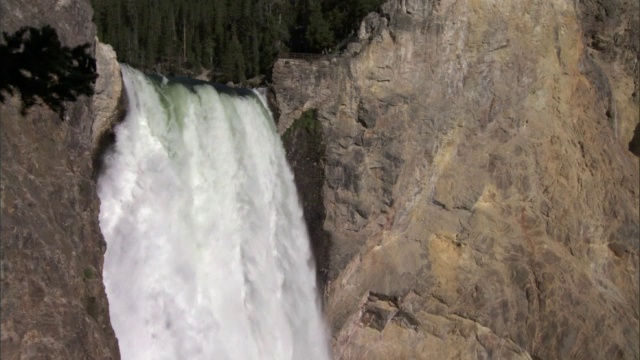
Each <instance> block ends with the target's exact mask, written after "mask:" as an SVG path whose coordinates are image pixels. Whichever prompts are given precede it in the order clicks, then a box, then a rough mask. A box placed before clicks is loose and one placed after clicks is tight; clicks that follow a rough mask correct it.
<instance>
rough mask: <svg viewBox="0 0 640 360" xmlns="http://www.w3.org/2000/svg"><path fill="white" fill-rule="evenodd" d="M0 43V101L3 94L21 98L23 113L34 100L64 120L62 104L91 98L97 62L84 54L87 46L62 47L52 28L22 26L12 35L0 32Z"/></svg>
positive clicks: (2, 98) (34, 102)
mask: <svg viewBox="0 0 640 360" xmlns="http://www.w3.org/2000/svg"><path fill="white" fill-rule="evenodd" d="M3 35H4V41H5V43H6V44H0V64H2V67H0V102H4V100H5V99H4V96H3V94H2V91H3V90H5V91H7V92H8V93H9V94H11V95H13V94H14V92H15V91H16V90H17V91H18V92H20V96H21V98H22V113H23V114H24V113H25V112H26V110H27V109H28V108H30V107H31V106H33V105H35V104H36V102H37V99H40V100H41V101H42V102H43V103H44V104H46V105H47V106H49V108H51V109H52V110H53V111H55V112H56V113H58V115H60V118H61V119H64V111H65V109H64V102H65V101H75V100H76V99H77V97H78V96H80V95H87V96H91V95H93V84H94V83H95V81H96V78H97V77H98V75H97V74H96V61H95V59H94V58H93V57H92V56H91V55H89V54H88V53H87V50H88V49H89V46H90V45H89V44H84V45H80V46H76V47H74V48H70V47H67V46H62V44H61V43H60V40H59V39H58V34H57V33H56V31H55V30H54V29H53V28H52V27H51V26H48V25H47V26H45V27H43V28H42V29H36V28H33V27H23V28H21V29H20V30H18V31H16V32H15V33H14V34H12V35H9V34H7V33H3Z"/></svg>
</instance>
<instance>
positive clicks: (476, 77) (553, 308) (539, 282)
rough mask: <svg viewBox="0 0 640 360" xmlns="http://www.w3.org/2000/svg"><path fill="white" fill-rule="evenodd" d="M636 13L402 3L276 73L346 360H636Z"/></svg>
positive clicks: (600, 5) (455, 0)
mask: <svg viewBox="0 0 640 360" xmlns="http://www.w3.org/2000/svg"><path fill="white" fill-rule="evenodd" d="M638 6H639V5H638V2H637V1H625V0H616V1H610V2H607V3H606V4H605V3H604V2H598V1H588V0H585V1H577V2H576V1H569V0H533V1H525V2H523V1H513V2H495V1H489V0H402V1H400V0H392V1H389V2H388V3H387V4H386V5H384V7H383V12H382V14H372V15H370V16H368V17H367V19H365V21H364V23H363V24H362V27H361V29H360V32H359V37H360V42H359V43H354V44H350V45H349V47H348V51H347V53H348V54H347V55H346V56H343V57H338V58H334V59H326V60H316V61H305V60H294V59H281V60H279V61H278V63H276V65H275V68H274V83H275V85H274V88H273V93H274V98H275V102H276V103H277V106H278V111H279V113H280V116H279V121H278V122H279V129H280V131H281V132H282V133H284V132H285V131H286V130H287V129H288V128H290V127H292V128H294V129H295V128H299V127H300V126H299V125H296V121H295V119H297V118H299V117H300V116H301V114H302V112H303V111H307V110H311V109H315V110H316V112H317V121H318V122H319V123H320V125H321V127H322V131H321V132H320V134H321V137H322V138H321V139H319V140H322V141H323V143H324V144H325V148H324V154H323V156H322V157H321V161H320V165H319V166H318V168H319V169H320V172H319V173H316V172H313V173H314V174H316V175H314V176H315V177H316V178H317V177H321V178H322V179H323V181H322V182H321V184H322V186H321V188H318V186H317V185H314V184H317V181H313V180H311V181H309V180H308V178H306V176H307V174H309V169H308V167H309V165H308V163H305V157H308V154H304V153H301V150H300V147H298V146H297V145H296V144H299V143H300V141H298V142H296V141H295V136H294V139H293V140H288V141H287V142H286V143H287V144H288V145H289V149H288V152H289V156H290V158H291V161H292V164H293V167H294V171H295V172H296V178H297V182H298V185H299V190H300V192H301V193H302V197H303V198H305V196H306V198H307V199H314V197H313V196H311V195H312V194H314V192H315V193H321V194H322V196H321V197H320V199H321V202H320V203H318V202H316V203H315V204H305V209H306V208H307V206H310V207H315V210H314V211H315V213H317V214H322V224H323V228H322V229H320V230H322V231H320V230H318V229H311V233H312V234H313V233H314V232H317V233H322V232H326V234H322V236H316V237H315V238H314V241H315V245H314V246H315V247H316V248H318V249H324V250H323V251H319V252H318V251H316V253H317V254H318V253H321V254H322V253H325V254H326V256H319V257H318V258H317V261H318V265H319V267H320V272H321V273H327V282H326V285H325V294H324V296H325V311H326V313H327V316H328V320H329V323H330V325H331V329H332V332H333V342H332V346H333V351H334V357H335V358H336V359H448V358H462V359H467V358H468V359H488V358H494V359H605V358H606V359H636V358H638V356H640V350H639V340H638V338H639V333H638V328H639V322H638V319H639V316H640V308H639V305H638V297H639V296H640V293H639V288H638V280H639V279H638V271H639V263H638V255H639V236H640V228H639V227H640V225H639V222H640V221H639V210H638V209H639V195H640V194H639V190H638V189H639V185H640V184H639V166H638V158H637V157H635V156H634V155H633V154H632V153H631V152H630V151H629V143H630V141H631V139H632V137H633V130H634V128H635V127H636V124H638V121H639V116H638V108H639V95H638V94H639V93H638V74H639V67H638V60H637V59H638V35H639V34H638V29H639V28H640V23H639V19H638V16H639V15H638V14H639V9H638ZM292 124H293V125H292ZM295 132H297V133H300V134H302V135H300V136H308V134H309V132H302V131H299V130H295ZM290 136H291V135H290ZM316 140H318V139H316ZM300 164H305V165H303V166H300ZM310 194H311V195H310ZM317 198H318V197H315V199H317ZM310 225H311V226H314V225H313V224H310Z"/></svg>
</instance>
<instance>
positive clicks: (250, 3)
mask: <svg viewBox="0 0 640 360" xmlns="http://www.w3.org/2000/svg"><path fill="white" fill-rule="evenodd" d="M383 2H384V0H350V1H345V0H173V1H172V0H92V3H93V7H94V10H95V19H94V20H95V22H96V23H97V24H98V34H99V37H100V39H101V41H102V42H105V43H108V44H111V45H112V46H113V47H114V48H115V50H116V52H117V53H118V58H119V60H120V61H121V62H125V63H128V64H130V65H133V66H135V67H137V68H140V69H142V70H145V71H154V72H161V73H165V74H175V75H193V74H195V73H198V72H200V71H202V70H207V69H208V70H213V71H212V73H211V74H210V78H211V79H212V80H216V81H234V82H245V81H246V79H249V78H252V77H255V76H258V75H261V74H265V73H267V72H268V71H269V69H270V68H271V66H272V64H273V62H274V61H275V59H276V58H277V56H278V54H281V53H286V52H305V53H321V52H330V51H335V50H337V49H336V48H335V47H336V44H338V43H340V42H341V41H343V40H345V39H347V38H348V37H349V36H351V35H352V34H353V32H354V31H355V30H356V29H357V27H358V26H359V23H360V21H361V19H362V18H364V16H366V15H367V14H368V13H369V12H371V11H376V10H377V9H378V8H379V7H380V5H381V4H382V3H383Z"/></svg>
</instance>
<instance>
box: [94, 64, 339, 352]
mask: <svg viewBox="0 0 640 360" xmlns="http://www.w3.org/2000/svg"><path fill="white" fill-rule="evenodd" d="M122 74H123V78H124V83H125V87H126V91H127V96H128V100H129V105H128V106H129V108H128V113H127V117H126V119H125V120H124V122H123V123H122V124H120V125H119V126H118V127H117V128H116V143H115V145H114V147H113V149H112V150H111V151H110V152H109V153H108V154H107V155H106V157H105V165H104V169H103V171H102V174H101V175H100V178H99V180H98V195H99V197H100V200H101V206H100V228H101V230H102V233H103V235H104V237H105V240H106V242H107V251H106V254H105V262H104V272H103V275H104V283H105V287H106V292H107V296H108V299H109V310H110V316H111V323H112V325H113V328H114V330H115V332H116V336H117V337H118V341H119V346H120V351H121V354H122V358H123V359H124V360H131V359H154V360H155V359H176V360H178V359H179V360H182V359H189V360H192V359H207V360H211V359H216V360H217V359H230V360H242V359H248V360H259V359H279V360H280V359H296V360H297V359H305V360H306V359H310V360H311V359H329V350H328V339H327V334H326V330H325V326H324V323H323V320H322V315H321V311H320V305H319V296H318V293H317V289H316V279H315V271H314V263H313V258H312V254H311V250H310V244H309V239H308V235H307V230H306V228H305V225H304V222H303V217H302V210H301V208H300V204H299V202H298V198H297V194H296V189H295V185H294V182H293V175H292V173H291V171H290V169H289V166H288V164H287V162H286V159H285V157H284V150H283V148H282V143H281V141H280V138H279V137H278V135H277V131H276V128H275V125H274V124H273V121H272V119H271V115H270V113H269V111H268V109H267V108H266V107H265V105H264V102H263V101H262V99H261V98H260V97H259V95H257V94H255V93H253V92H250V91H245V92H235V91H232V90H229V89H226V90H225V89H216V88H214V87H213V86H211V85H207V84H204V83H202V84H180V83H177V82H170V81H167V79H164V78H162V79H161V80H159V79H153V78H150V77H147V76H145V75H143V74H142V73H140V72H139V71H137V70H134V69H132V68H129V67H127V66H124V65H123V66H122Z"/></svg>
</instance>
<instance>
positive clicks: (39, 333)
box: [0, 0, 119, 359]
mask: <svg viewBox="0 0 640 360" xmlns="http://www.w3.org/2000/svg"><path fill="white" fill-rule="evenodd" d="M92 15H93V11H92V10H91V6H90V5H89V2H88V1H84V0H68V1H40V0H35V1H22V0H17V1H16V0H2V1H1V2H0V30H2V32H7V33H13V32H15V31H16V30H18V29H19V28H20V27H22V26H33V27H36V28H39V27H42V26H44V25H51V26H52V27H54V28H55V29H56V30H57V33H58V36H59V37H60V40H61V42H62V44H63V45H65V46H70V47H72V46H77V45H80V44H84V43H90V44H93V43H94V41H95V40H94V39H95V26H94V25H93V23H91V17H92ZM92 51H93V50H92ZM66 105H67V106H66V107H67V112H66V116H65V118H64V121H63V120H61V119H60V118H59V116H58V115H57V114H56V113H54V112H53V111H51V110H50V109H48V108H46V107H44V106H39V105H37V106H34V107H33V108H31V109H30V110H29V111H28V112H27V114H26V116H22V115H20V107H21V104H20V100H19V97H18V96H14V97H8V99H7V101H6V102H5V103H3V104H0V122H1V124H0V147H1V151H0V156H1V163H2V170H1V172H0V174H1V175H0V181H1V186H0V194H1V197H2V199H1V214H0V218H1V221H0V226H1V231H2V235H1V251H0V252H1V254H2V255H1V256H2V258H1V260H0V262H1V264H2V269H1V273H0V274H1V275H0V281H1V287H2V292H1V294H2V303H1V305H0V307H1V308H2V314H1V320H2V328H1V329H0V336H1V339H2V344H1V346H0V349H1V350H0V352H1V353H0V358H2V359H17V358H20V359H23V358H24V359H35V358H42V359H45V358H46V359H118V358H119V355H118V346H117V340H116V338H115V335H114V333H113V330H112V329H111V324H110V322H109V314H108V305H107V298H106V295H105V291H104V286H103V284H102V279H101V274H102V262H103V253H104V251H105V243H104V240H103V238H102V235H101V234H100V229H99V226H98V211H99V202H98V197H97V196H96V187H95V181H94V179H93V178H92V175H93V169H92V157H91V152H92V141H91V127H92V123H93V120H94V118H95V117H94V115H93V111H92V105H91V99H90V98H87V97H81V98H79V99H78V101H76V102H73V103H67V104H66Z"/></svg>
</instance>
